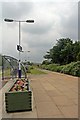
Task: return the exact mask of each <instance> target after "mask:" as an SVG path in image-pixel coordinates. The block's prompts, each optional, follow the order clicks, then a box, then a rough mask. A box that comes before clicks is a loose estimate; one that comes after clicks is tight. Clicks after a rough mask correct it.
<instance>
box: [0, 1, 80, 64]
mask: <svg viewBox="0 0 80 120" xmlns="http://www.w3.org/2000/svg"><path fill="white" fill-rule="evenodd" d="M29 1H30V2H29ZM29 1H27V2H25V1H24V2H21V1H14V2H9V1H8V2H5V1H4V2H3V3H2V4H1V5H0V8H1V7H2V21H1V22H0V24H2V29H1V28H0V30H1V31H2V39H0V42H2V47H1V45H0V53H2V54H5V55H10V56H13V57H16V58H18V56H19V55H18V51H17V49H16V47H17V44H19V33H18V29H19V25H18V23H16V22H12V23H7V22H4V21H3V19H4V18H11V19H14V20H27V19H34V23H21V46H22V48H23V50H24V51H30V52H29V53H28V52H23V53H21V59H22V60H25V59H28V60H30V61H32V62H42V61H43V56H44V55H45V54H46V51H48V50H49V49H51V48H52V47H53V46H54V45H55V44H56V40H57V39H59V38H70V39H72V40H74V41H76V40H78V0H61V1H60V0H55V1H56V2H55V1H54V0H53V1H52V0H44V1H43V2H42V0H41V1H40V2H39V1H38V0H35V1H34V0H29ZM0 14H1V13H0ZM1 50H2V51H1Z"/></svg>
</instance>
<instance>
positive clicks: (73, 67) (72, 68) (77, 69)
mask: <svg viewBox="0 0 80 120" xmlns="http://www.w3.org/2000/svg"><path fill="white" fill-rule="evenodd" d="M41 68H43V69H46V70H51V71H55V72H61V73H65V74H69V75H74V76H78V77H80V61H77V62H71V63H70V64H67V65H62V66H60V65H58V64H49V65H45V64H44V65H42V66H41Z"/></svg>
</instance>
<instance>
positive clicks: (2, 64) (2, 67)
mask: <svg viewBox="0 0 80 120" xmlns="http://www.w3.org/2000/svg"><path fill="white" fill-rule="evenodd" d="M2 80H4V58H3V56H2Z"/></svg>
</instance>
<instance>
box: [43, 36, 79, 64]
mask: <svg viewBox="0 0 80 120" xmlns="http://www.w3.org/2000/svg"><path fill="white" fill-rule="evenodd" d="M44 58H45V59H47V60H44V61H43V64H45V63H47V62H49V63H55V64H59V65H65V64H69V63H71V62H76V61H80V41H75V42H73V40H71V39H70V38H61V39H59V40H57V43H56V45H55V46H53V47H52V48H51V49H50V50H49V51H48V52H47V53H46V55H45V56H44Z"/></svg>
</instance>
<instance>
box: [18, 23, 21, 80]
mask: <svg viewBox="0 0 80 120" xmlns="http://www.w3.org/2000/svg"><path fill="white" fill-rule="evenodd" d="M20 32H21V31H20V21H19V46H20V44H21V34H20ZM20 57H21V56H20V51H19V71H18V77H19V78H21V58H20Z"/></svg>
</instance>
